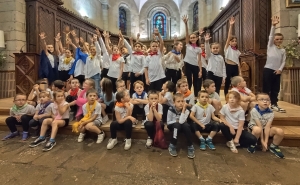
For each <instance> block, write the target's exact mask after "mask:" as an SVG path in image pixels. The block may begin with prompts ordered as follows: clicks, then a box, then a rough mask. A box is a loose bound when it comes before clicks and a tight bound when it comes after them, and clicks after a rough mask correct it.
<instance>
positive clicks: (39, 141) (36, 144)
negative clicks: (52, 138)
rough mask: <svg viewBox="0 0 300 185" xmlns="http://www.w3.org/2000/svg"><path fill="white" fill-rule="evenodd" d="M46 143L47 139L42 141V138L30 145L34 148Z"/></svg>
mask: <svg viewBox="0 0 300 185" xmlns="http://www.w3.org/2000/svg"><path fill="white" fill-rule="evenodd" d="M45 142H46V139H45V138H44V139H41V138H37V139H36V140H35V141H33V142H32V143H30V145H29V146H30V147H31V148H33V147H37V146H39V145H40V144H41V143H45Z"/></svg>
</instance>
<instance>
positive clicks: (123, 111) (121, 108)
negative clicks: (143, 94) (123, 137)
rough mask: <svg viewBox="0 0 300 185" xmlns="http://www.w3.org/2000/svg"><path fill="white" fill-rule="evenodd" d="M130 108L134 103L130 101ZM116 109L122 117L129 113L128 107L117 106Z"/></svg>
mask: <svg viewBox="0 0 300 185" xmlns="http://www.w3.org/2000/svg"><path fill="white" fill-rule="evenodd" d="M130 108H131V109H133V104H132V103H130ZM115 111H117V112H119V113H120V114H121V119H123V118H125V117H126V115H127V109H126V107H118V106H115Z"/></svg>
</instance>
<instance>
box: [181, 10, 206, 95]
mask: <svg viewBox="0 0 300 185" xmlns="http://www.w3.org/2000/svg"><path fill="white" fill-rule="evenodd" d="M182 20H183V22H184V24H185V35H186V36H185V42H186V55H185V57H184V59H183V61H184V66H185V75H186V77H187V81H188V84H189V87H190V88H192V85H193V87H194V97H196V96H197V93H198V92H199V91H200V89H201V87H200V86H199V82H198V81H199V80H202V79H201V78H202V62H201V53H202V50H201V48H200V47H199V41H198V35H196V34H194V33H192V34H190V35H189V29H188V17H187V15H184V16H183V17H182Z"/></svg>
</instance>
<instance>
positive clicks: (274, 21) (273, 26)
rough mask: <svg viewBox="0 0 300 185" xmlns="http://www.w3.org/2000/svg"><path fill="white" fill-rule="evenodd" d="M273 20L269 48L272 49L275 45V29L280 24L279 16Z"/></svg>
mask: <svg viewBox="0 0 300 185" xmlns="http://www.w3.org/2000/svg"><path fill="white" fill-rule="evenodd" d="M271 19H272V27H271V31H270V36H269V42H268V47H270V46H272V45H273V44H274V34H275V27H276V25H277V24H278V23H279V17H278V16H273V17H272V18H271Z"/></svg>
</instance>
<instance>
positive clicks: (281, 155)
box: [270, 146, 284, 159]
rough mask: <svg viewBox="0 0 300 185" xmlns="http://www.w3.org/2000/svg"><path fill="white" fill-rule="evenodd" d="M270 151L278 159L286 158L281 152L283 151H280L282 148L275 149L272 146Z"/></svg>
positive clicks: (276, 147)
mask: <svg viewBox="0 0 300 185" xmlns="http://www.w3.org/2000/svg"><path fill="white" fill-rule="evenodd" d="M270 151H271V152H272V153H273V154H275V156H276V157H278V158H281V159H283V158H284V155H283V153H282V152H281V150H280V148H279V147H278V146H275V147H271V146H270Z"/></svg>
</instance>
